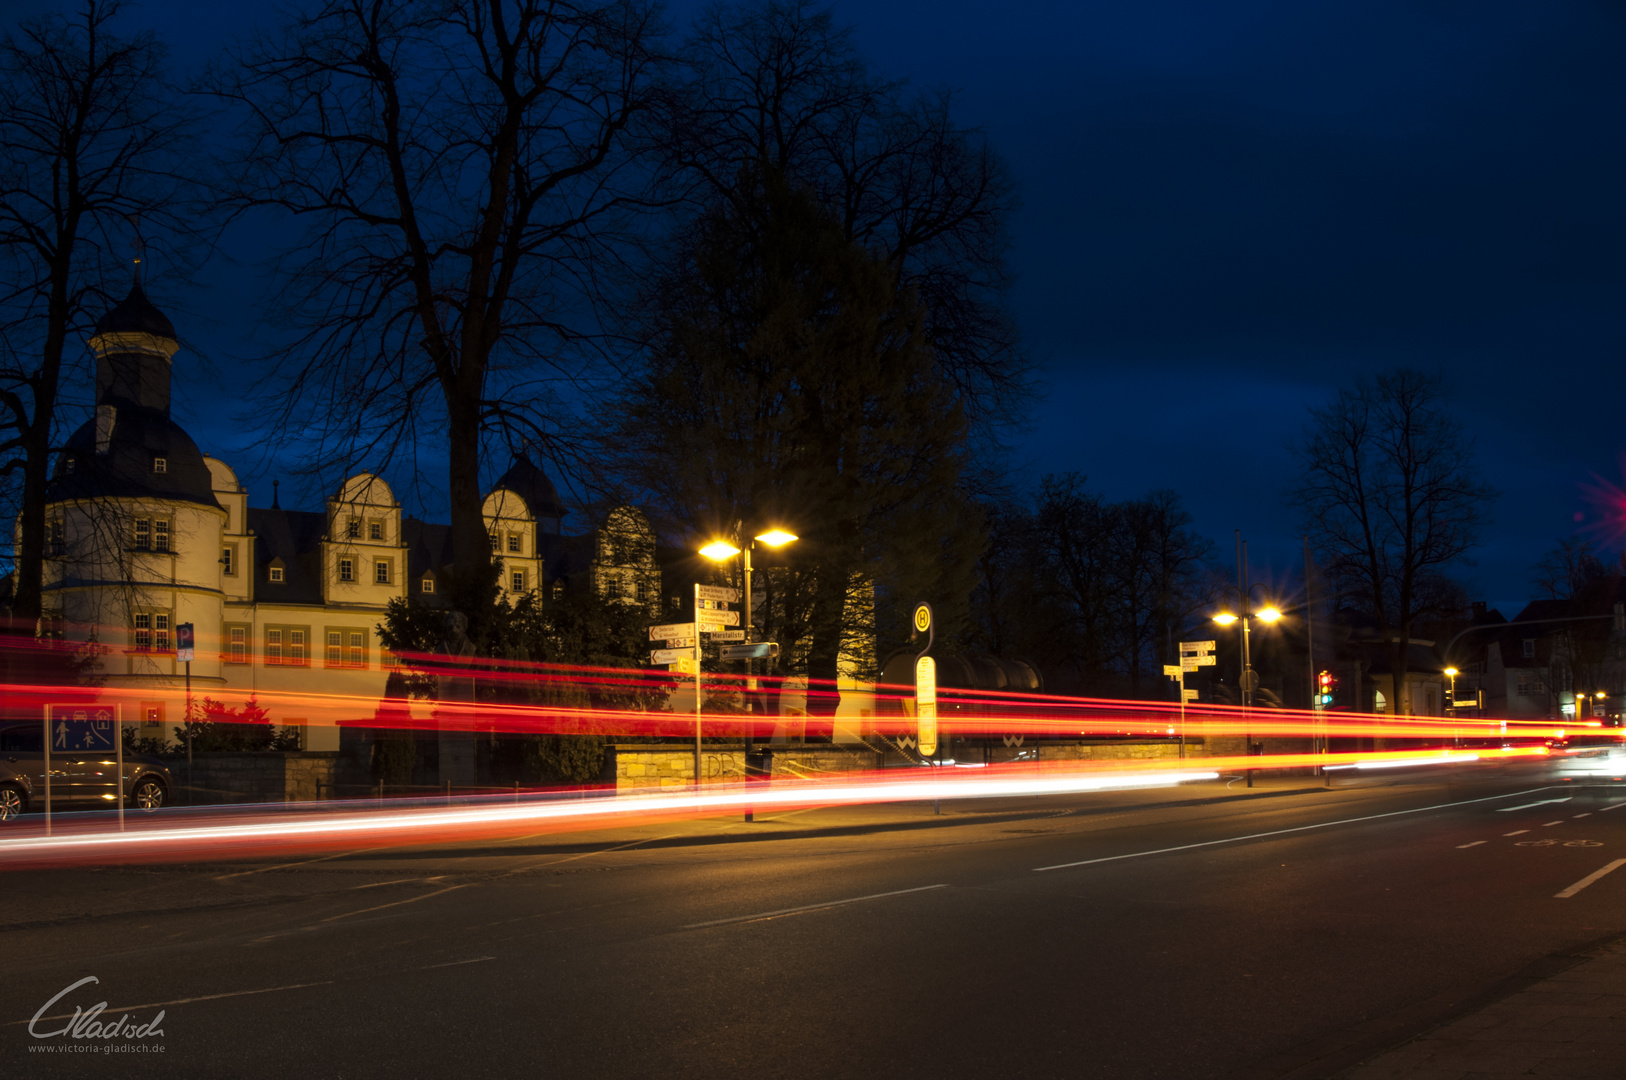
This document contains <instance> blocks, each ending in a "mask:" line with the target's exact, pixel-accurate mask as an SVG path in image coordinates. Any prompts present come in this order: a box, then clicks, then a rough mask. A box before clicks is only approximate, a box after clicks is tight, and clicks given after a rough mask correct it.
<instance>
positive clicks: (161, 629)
mask: <svg viewBox="0 0 1626 1080" xmlns="http://www.w3.org/2000/svg"><path fill="white" fill-rule="evenodd" d="M152 647H153V650H154V651H155V652H169V616H168V615H167V614H164V613H160V614H157V615H154V616H153V617H152Z"/></svg>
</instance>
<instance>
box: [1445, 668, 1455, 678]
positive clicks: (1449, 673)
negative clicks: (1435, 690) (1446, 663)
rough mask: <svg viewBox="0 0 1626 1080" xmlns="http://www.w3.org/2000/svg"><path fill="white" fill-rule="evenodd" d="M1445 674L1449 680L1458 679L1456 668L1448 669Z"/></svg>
mask: <svg viewBox="0 0 1626 1080" xmlns="http://www.w3.org/2000/svg"><path fill="white" fill-rule="evenodd" d="M1445 674H1446V676H1447V677H1448V678H1452V679H1454V678H1456V677H1457V669H1456V668H1454V667H1448V668H1446V669H1445Z"/></svg>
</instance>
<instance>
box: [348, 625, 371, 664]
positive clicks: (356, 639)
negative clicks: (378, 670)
mask: <svg viewBox="0 0 1626 1080" xmlns="http://www.w3.org/2000/svg"><path fill="white" fill-rule="evenodd" d="M365 641H366V639H365V638H364V637H363V636H362V633H361V631H359V630H352V631H350V655H349V657H347V659H348V660H349V662H350V666H351V667H366V666H367V646H366V644H365Z"/></svg>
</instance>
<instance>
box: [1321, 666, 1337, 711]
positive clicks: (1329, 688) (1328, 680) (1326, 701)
mask: <svg viewBox="0 0 1626 1080" xmlns="http://www.w3.org/2000/svg"><path fill="white" fill-rule="evenodd" d="M1316 683H1317V685H1318V693H1317V694H1316V701H1315V703H1316V704H1317V705H1331V704H1332V695H1333V691H1334V690H1336V689H1337V688H1338V679H1337V677H1336V676H1334V675H1333V673H1332V672H1330V671H1323V672H1322V673H1321V674H1320V675H1319V676H1318V677H1317V679H1316Z"/></svg>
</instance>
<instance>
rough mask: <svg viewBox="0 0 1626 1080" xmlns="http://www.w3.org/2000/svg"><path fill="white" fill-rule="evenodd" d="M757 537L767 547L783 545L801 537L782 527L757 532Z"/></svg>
mask: <svg viewBox="0 0 1626 1080" xmlns="http://www.w3.org/2000/svg"><path fill="white" fill-rule="evenodd" d="M757 539H758V540H761V541H762V542H763V543H764V544H767V545H768V546H769V547H784V546H785V545H786V544H789V543H791V542H793V541H795V540H799V539H801V537H799V536H797V535H796V534H795V533H788V532H786V531H785V530H784V529H769V530H768V531H767V532H765V533H759V534H757Z"/></svg>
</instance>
